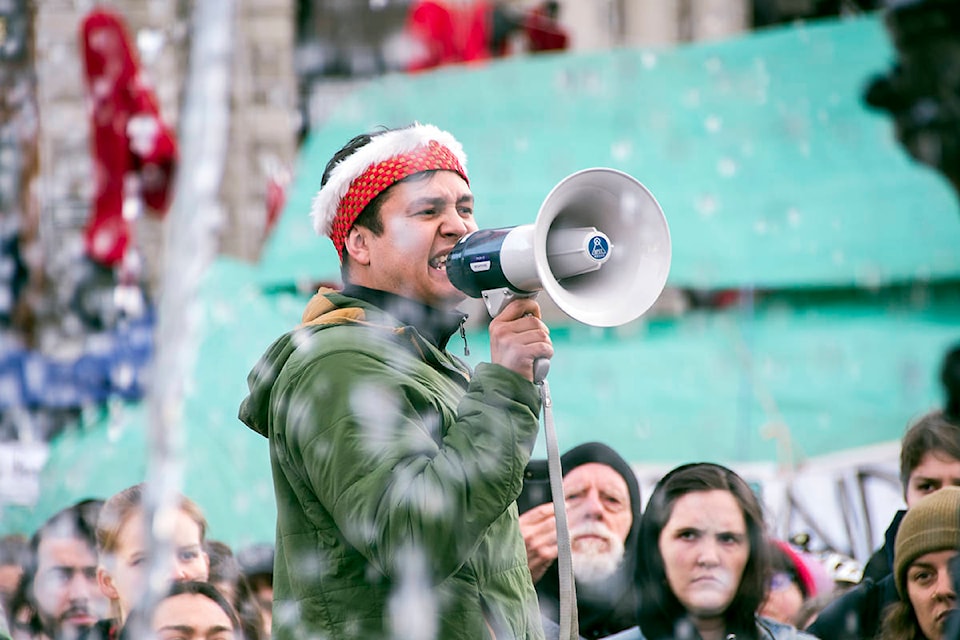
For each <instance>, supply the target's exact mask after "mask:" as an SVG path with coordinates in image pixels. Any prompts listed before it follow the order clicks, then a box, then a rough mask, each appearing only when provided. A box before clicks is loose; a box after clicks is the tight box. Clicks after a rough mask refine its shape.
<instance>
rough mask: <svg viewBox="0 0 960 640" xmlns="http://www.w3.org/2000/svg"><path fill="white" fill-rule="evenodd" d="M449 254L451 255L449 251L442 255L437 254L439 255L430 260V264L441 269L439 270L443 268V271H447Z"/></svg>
mask: <svg viewBox="0 0 960 640" xmlns="http://www.w3.org/2000/svg"><path fill="white" fill-rule="evenodd" d="M449 255H450V254H449V253H445V254H443V255H440V256H437V257H435V258H433V259H432V260H430V266H431V267H432V268H434V269H439V270H441V271H446V269H447V256H449Z"/></svg>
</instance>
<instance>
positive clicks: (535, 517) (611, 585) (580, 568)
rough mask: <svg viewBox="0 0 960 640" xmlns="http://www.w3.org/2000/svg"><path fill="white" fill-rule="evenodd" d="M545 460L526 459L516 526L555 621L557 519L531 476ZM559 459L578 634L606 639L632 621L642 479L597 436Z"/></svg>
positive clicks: (545, 611)
mask: <svg viewBox="0 0 960 640" xmlns="http://www.w3.org/2000/svg"><path fill="white" fill-rule="evenodd" d="M542 462H544V461H539V460H534V461H531V463H530V464H529V465H528V466H527V473H526V474H525V479H524V488H523V491H522V492H521V494H520V497H519V498H517V506H518V508H519V509H520V511H521V512H522V514H521V515H520V532H521V533H522V534H523V539H524V543H525V544H526V548H527V565H528V566H529V567H530V573H531V575H532V576H533V580H534V586H535V587H536V589H537V598H538V600H539V602H540V611H541V613H542V615H543V616H544V617H545V618H546V619H547V620H551V621H553V622H557V621H558V620H559V619H560V577H559V574H558V571H557V563H556V559H557V555H558V549H557V525H556V520H555V519H554V513H553V503H552V502H550V501H549V500H550V498H549V496H548V495H546V494H540V495H537V496H536V497H534V494H535V488H536V485H535V483H534V482H532V480H534V479H533V478H532V477H531V475H533V473H534V472H533V470H534V469H538V468H542V467H543V465H542V464H540V463H542ZM560 466H561V468H562V470H563V492H564V498H565V500H564V504H565V507H566V511H567V523H568V528H569V530H570V546H571V550H572V559H573V573H574V579H575V580H576V591H577V617H578V621H579V629H580V635H581V636H582V637H584V638H590V639H592V638H605V637H607V636H609V635H612V634H614V633H616V632H618V631H622V630H623V629H627V628H629V627H631V626H633V625H635V624H636V611H637V604H638V600H637V586H636V584H635V583H634V581H633V572H634V566H635V564H636V555H637V532H638V530H639V527H640V485H639V483H638V482H637V477H636V475H635V474H634V472H633V469H632V468H631V467H630V465H629V464H628V463H627V461H626V460H624V459H623V458H622V457H621V456H620V454H618V453H617V452H616V451H614V450H613V449H611V448H610V447H608V446H607V445H605V444H601V443H599V442H588V443H586V444H581V445H579V446H576V447H574V448H572V449H570V450H569V451H567V452H566V453H564V454H563V456H561V459H560ZM541 503H542V504H541ZM545 626H546V627H549V626H550V625H549V624H548V623H545Z"/></svg>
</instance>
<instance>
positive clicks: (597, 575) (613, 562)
mask: <svg viewBox="0 0 960 640" xmlns="http://www.w3.org/2000/svg"><path fill="white" fill-rule="evenodd" d="M623 554H624V551H623V543H622V542H620V541H619V540H616V541H615V542H614V546H613V548H612V549H610V551H607V552H606V553H574V554H573V557H572V559H573V575H574V577H576V579H577V582H579V583H583V584H585V585H595V584H598V583H602V582H605V581H606V580H607V579H608V578H610V576H612V575H613V574H614V573H616V571H617V569H618V568H619V567H620V563H621V562H623Z"/></svg>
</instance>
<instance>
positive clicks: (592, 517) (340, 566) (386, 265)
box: [0, 123, 960, 640]
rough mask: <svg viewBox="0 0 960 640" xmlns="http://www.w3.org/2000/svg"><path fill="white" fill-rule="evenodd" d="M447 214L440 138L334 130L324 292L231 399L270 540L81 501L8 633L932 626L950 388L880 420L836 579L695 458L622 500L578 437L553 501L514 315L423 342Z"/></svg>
mask: <svg viewBox="0 0 960 640" xmlns="http://www.w3.org/2000/svg"><path fill="white" fill-rule="evenodd" d="M473 207H474V199H473V193H472V191H471V189H470V181H469V178H468V172H467V156H466V153H465V152H464V150H463V148H462V146H461V145H460V143H459V142H458V141H457V140H456V138H455V137H454V136H453V135H452V134H451V133H449V132H447V131H442V130H440V129H438V128H437V127H435V126H432V125H426V124H419V123H414V124H412V125H410V126H408V127H402V128H397V129H382V130H378V131H375V132H372V133H364V134H361V135H358V136H356V137H355V138H353V139H351V140H350V141H348V142H347V144H346V145H344V147H342V148H341V149H340V150H339V151H338V152H337V153H336V154H334V156H333V158H331V160H330V162H329V163H328V164H327V167H326V169H325V171H324V174H323V176H322V178H321V186H320V190H319V193H318V194H317V196H316V198H315V199H314V201H313V209H312V216H313V218H314V223H315V228H316V229H317V231H318V232H319V233H322V234H324V235H327V236H329V237H330V239H331V240H332V242H333V245H334V248H335V250H336V251H337V253H338V255H339V257H340V262H341V277H342V280H343V283H344V286H343V288H342V289H340V290H333V289H328V288H322V289H321V290H320V291H319V292H318V293H317V294H316V296H314V297H313V299H311V300H310V301H309V303H308V305H307V308H306V310H305V312H304V314H303V322H302V324H301V325H300V326H299V327H297V328H296V329H293V330H292V331H290V332H289V333H287V334H285V335H283V336H280V337H279V338H278V339H277V340H276V341H275V342H274V343H273V344H272V345H270V347H268V349H267V351H266V352H265V354H264V355H263V357H262V358H261V360H260V361H259V362H258V363H257V364H256V366H255V367H254V369H253V370H252V371H251V372H250V374H249V376H248V386H249V395H248V396H247V397H246V398H245V399H244V401H243V403H242V404H241V406H240V409H239V419H240V421H241V422H242V423H243V424H245V425H246V426H247V427H249V428H250V429H252V430H254V431H255V432H257V433H259V434H260V435H262V436H263V437H264V438H265V440H266V442H265V443H264V449H265V450H269V454H270V455H269V460H270V464H271V468H272V472H273V480H274V485H275V486H274V489H275V492H274V494H275V497H276V517H277V522H276V532H277V535H276V539H275V540H273V541H272V544H268V545H266V546H256V547H251V548H244V549H240V550H238V551H237V553H234V551H233V549H231V547H230V546H229V545H227V544H225V543H223V542H220V541H218V540H216V539H210V537H209V536H208V530H207V529H208V527H207V522H206V519H205V517H204V515H203V513H202V511H201V509H200V508H199V506H198V505H197V504H196V503H194V502H193V501H192V500H190V498H189V497H187V496H184V495H180V494H177V495H176V496H175V499H174V500H173V504H172V506H169V507H166V508H160V509H157V508H155V507H156V506H157V505H155V504H154V498H155V496H154V494H155V493H156V491H155V489H156V487H152V486H150V485H148V484H145V483H141V484H137V485H134V486H131V487H128V488H126V489H124V490H122V491H120V492H118V493H116V494H114V495H112V496H106V497H103V498H94V499H86V500H83V501H81V502H78V503H76V504H73V505H70V506H67V507H66V508H64V509H63V510H62V511H60V512H59V513H57V514H55V515H54V516H53V517H51V518H50V519H49V520H48V521H47V522H46V523H45V524H43V525H42V526H41V527H39V529H38V530H37V531H35V532H33V534H32V537H31V538H30V539H29V541H25V540H24V539H23V538H22V537H21V538H11V539H9V540H8V541H6V542H7V543H8V544H6V545H5V546H2V547H0V551H3V553H2V557H3V560H4V562H7V561H9V562H8V564H12V565H13V567H12V571H10V572H8V571H6V569H5V568H4V570H0V587H2V588H3V590H2V594H3V598H4V599H3V604H4V607H5V613H6V623H7V625H6V626H7V631H8V635H9V636H10V637H11V638H14V639H16V640H30V639H39V638H44V639H47V640H59V639H60V638H66V639H68V640H116V639H118V638H120V639H125V638H146V637H156V636H159V637H162V638H170V639H171V640H172V639H173V638H182V637H191V638H193V637H206V638H242V639H244V640H261V639H263V638H267V637H270V638H276V640H287V639H290V640H293V639H300V638H337V639H341V638H344V639H349V638H358V639H359V638H397V639H401V638H402V639H404V640H407V639H410V640H421V639H423V640H433V639H442V640H448V639H457V638H464V639H476V638H494V639H497V640H502V639H520V638H524V639H527V638H529V639H540V638H567V637H570V634H571V632H572V628H576V633H578V634H579V636H580V637H582V638H589V639H592V638H619V639H620V640H635V639H644V638H646V639H649V640H661V639H668V638H678V639H680V638H694V639H699V640H725V639H730V638H749V639H761V638H762V639H765V640H767V639H774V640H780V639H785V638H798V639H801V640H803V639H810V638H820V639H821V640H830V639H833V638H881V639H882V640H901V639H907V638H915V639H926V640H953V638H954V637H956V636H955V635H954V634H955V633H956V632H955V631H954V630H953V627H954V626H955V625H956V622H955V620H954V617H955V612H956V591H955V587H954V585H953V577H952V576H953V574H952V573H951V569H952V567H951V564H952V563H953V561H954V558H955V557H957V555H958V549H960V416H958V415H956V413H957V412H956V411H955V409H956V406H957V403H956V401H955V398H953V399H951V398H948V402H947V403H946V404H945V405H944V406H945V408H944V409H943V410H939V409H938V410H933V411H930V412H929V413H927V414H925V415H923V417H922V418H920V419H919V420H917V421H916V422H915V423H913V424H911V425H910V426H909V428H908V429H907V430H906V432H905V435H904V438H903V441H902V446H901V449H902V453H901V481H902V485H903V495H904V501H905V503H906V509H905V510H904V512H903V513H900V514H897V517H896V518H895V519H894V521H893V523H892V524H891V526H890V528H889V530H888V532H887V540H886V544H885V545H884V546H883V548H881V549H879V550H878V551H877V554H876V557H875V558H874V559H873V560H871V562H870V563H869V565H868V567H867V569H868V571H867V577H865V578H863V579H862V580H859V579H858V580H855V581H853V582H856V583H857V584H852V583H851V581H850V580H849V578H848V577H844V578H843V579H841V578H840V577H839V576H837V575H830V573H829V571H828V568H827V567H826V566H825V565H823V563H821V562H820V560H819V559H818V558H817V557H816V556H815V555H813V554H811V553H809V552H808V550H806V549H802V548H799V547H798V546H797V545H796V544H793V543H791V542H790V541H787V540H781V539H778V538H777V537H775V536H774V535H773V532H772V530H771V527H770V525H769V523H768V521H767V520H766V519H765V515H764V509H763V505H762V504H761V501H760V500H759V498H758V496H757V494H756V493H755V491H754V490H753V489H752V488H751V486H750V485H749V484H748V483H747V482H746V481H745V480H744V479H743V478H742V477H741V476H739V475H738V474H737V473H736V472H735V471H733V470H731V469H730V468H728V467H725V466H722V465H720V464H716V463H714V462H692V463H687V464H682V465H680V466H678V467H676V468H674V469H673V470H671V471H669V472H668V473H666V474H665V475H664V476H663V477H662V478H661V479H660V480H659V482H658V483H657V484H656V486H655V488H654V489H653V492H652V494H651V495H650V497H649V500H648V501H647V503H646V504H645V505H643V504H642V496H641V491H640V485H639V483H638V481H637V477H636V475H635V474H634V472H633V470H632V468H631V466H630V464H629V463H628V462H627V461H626V460H625V459H624V458H623V457H622V456H621V455H619V454H618V453H617V452H616V450H615V449H613V448H611V447H610V446H608V445H607V444H604V443H600V442H590V443H585V444H581V445H578V446H576V447H574V448H572V449H570V450H569V451H567V452H566V453H565V454H564V455H563V456H562V457H561V460H560V463H561V464H560V466H561V469H562V479H559V480H558V479H556V478H554V480H555V481H558V482H559V484H557V483H556V482H555V483H554V484H553V486H554V487H557V486H559V487H562V492H563V495H562V496H557V500H553V499H552V498H551V496H550V495H549V492H545V491H543V482H542V480H543V472H542V470H543V467H544V465H543V461H540V460H532V459H531V458H532V454H533V450H534V443H535V440H536V438H537V435H538V431H539V428H540V421H539V417H540V413H541V410H542V409H543V408H544V406H545V405H546V404H547V403H548V402H549V396H548V395H547V392H546V387H545V386H544V384H543V383H542V381H540V380H538V379H537V376H536V375H535V368H536V367H535V363H537V362H538V361H539V360H541V359H549V358H550V357H551V356H552V355H553V347H552V343H551V340H550V331H549V328H548V327H547V326H546V325H545V324H544V323H543V321H542V320H541V317H540V306H539V304H538V302H537V300H536V298H535V297H531V296H526V295H508V296H507V299H508V302H507V303H506V304H505V305H503V308H502V310H501V311H499V312H498V313H496V314H495V315H494V317H493V318H492V319H491V321H490V323H489V327H488V335H489V339H490V358H489V362H482V363H480V364H478V365H477V366H476V367H474V368H471V367H469V366H468V365H467V364H466V363H465V362H463V361H462V360H461V359H459V358H458V357H456V356H455V355H453V354H452V353H451V352H450V351H449V350H448V343H449V341H450V340H451V338H453V337H454V336H455V335H456V334H458V333H459V334H460V337H461V338H462V339H463V341H464V348H465V349H466V336H465V333H464V332H463V323H464V321H465V316H464V314H463V313H462V312H461V311H460V310H459V309H458V305H459V304H460V303H461V302H463V301H464V299H465V298H466V294H464V293H463V292H461V291H460V290H458V289H457V288H456V287H455V286H454V285H453V284H452V283H451V282H450V279H449V278H448V276H447V273H446V264H447V260H448V257H449V256H450V255H451V252H452V250H453V249H454V247H455V245H456V243H457V242H458V241H459V240H460V239H461V238H463V237H464V236H465V235H467V234H469V233H471V232H473V231H475V230H477V229H478V224H477V221H476V219H475V218H474V213H473ZM473 266H474V267H476V269H480V270H483V269H484V268H485V267H484V265H483V264H480V263H478V264H476V265H473ZM486 268H489V264H488V265H486ZM498 268H499V267H498ZM514 293H516V292H514ZM958 359H960V350H957V351H955V352H953V353H951V354H949V355H948V358H947V361H946V363H945V366H944V372H945V373H944V376H945V378H944V382H945V386H946V387H947V388H948V389H953V390H955V389H956V385H955V384H952V383H951V381H950V380H948V377H949V375H948V372H953V371H955V369H956V368H957V366H956V362H957V360H958ZM950 375H952V374H950ZM238 428H240V427H238ZM560 505H562V507H563V508H562V509H560V508H558V507H560ZM558 523H560V524H558ZM563 524H565V525H566V526H562V525H563ZM562 531H567V532H568V533H569V548H568V547H566V545H563V549H561V544H562V543H561V540H562V539H564V536H563V535H561V532H562ZM567 550H569V552H570V556H571V559H572V569H571V572H572V577H573V582H574V585H575V587H576V589H575V591H574V593H575V594H576V595H575V600H574V601H573V602H571V601H570V598H569V596H570V595H571V594H570V593H569V592H567V591H565V590H564V589H563V588H562V586H563V576H561V575H560V572H561V570H560V566H559V565H560V563H559V562H558V559H559V558H560V555H561V551H567ZM17 564H19V568H20V571H19V575H18V577H17V578H16V579H14V580H8V579H7V578H8V577H9V575H10V574H11V573H12V574H13V575H17V574H18V572H17ZM12 584H13V585H15V586H11V585H12ZM158 594H159V595H158ZM567 606H572V607H573V608H574V611H575V615H574V616H573V620H574V623H573V625H572V628H571V627H567V628H564V626H563V625H564V624H565V617H564V612H565V611H567Z"/></svg>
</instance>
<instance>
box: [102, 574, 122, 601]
mask: <svg viewBox="0 0 960 640" xmlns="http://www.w3.org/2000/svg"><path fill="white" fill-rule="evenodd" d="M97 585H98V586H99V587H100V592H101V593H102V594H103V595H105V596H107V598H109V599H110V600H117V599H119V598H120V594H119V593H117V588H116V587H115V586H113V578H111V577H110V574H109V573H107V570H106V569H104V568H103V567H97Z"/></svg>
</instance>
